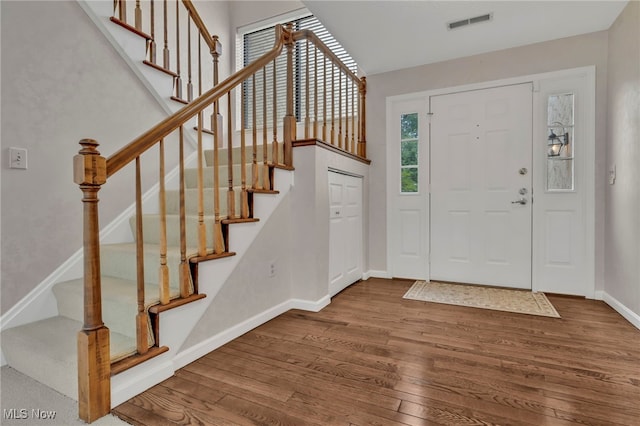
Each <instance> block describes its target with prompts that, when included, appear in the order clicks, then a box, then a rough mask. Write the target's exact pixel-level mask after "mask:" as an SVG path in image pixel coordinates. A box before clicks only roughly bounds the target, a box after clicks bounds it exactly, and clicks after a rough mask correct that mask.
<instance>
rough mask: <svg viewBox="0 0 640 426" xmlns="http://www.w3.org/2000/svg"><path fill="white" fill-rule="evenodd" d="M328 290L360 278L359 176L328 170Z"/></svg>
mask: <svg viewBox="0 0 640 426" xmlns="http://www.w3.org/2000/svg"><path fill="white" fill-rule="evenodd" d="M329 250H330V254H329V293H330V294H331V295H332V296H333V295H335V294H336V293H338V292H340V291H341V290H343V289H344V288H345V287H347V286H348V285H349V284H352V283H354V282H356V281H358V280H359V279H361V278H362V178H358V177H355V176H350V175H344V174H341V173H336V172H329Z"/></svg>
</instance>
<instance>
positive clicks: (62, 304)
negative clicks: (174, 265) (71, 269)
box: [53, 276, 180, 338]
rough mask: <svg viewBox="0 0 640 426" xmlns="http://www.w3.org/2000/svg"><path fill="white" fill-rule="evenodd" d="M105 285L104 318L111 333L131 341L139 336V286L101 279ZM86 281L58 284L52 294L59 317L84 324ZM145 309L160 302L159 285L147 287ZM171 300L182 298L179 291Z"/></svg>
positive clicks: (108, 278)
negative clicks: (129, 338) (137, 319)
mask: <svg viewBox="0 0 640 426" xmlns="http://www.w3.org/2000/svg"><path fill="white" fill-rule="evenodd" d="M101 284H102V319H103V321H104V324H105V325H106V326H107V327H109V330H111V331H113V332H116V333H120V334H122V335H125V336H129V337H131V338H135V337H136V323H135V318H136V315H137V314H138V304H137V291H138V290H137V288H138V286H137V284H136V282H135V281H131V280H125V279H122V278H115V277H110V276H102V277H101ZM83 286H84V283H83V280H82V279H77V280H71V281H65V282H62V283H59V284H56V285H55V286H54V287H53V293H54V294H55V296H56V300H57V302H58V313H59V315H60V316H64V317H67V318H70V319H72V320H75V321H79V322H82V321H83V320H84V316H83V315H84V314H83V306H84V299H83ZM144 290H145V307H149V306H151V305H155V304H157V303H158V302H159V301H160V296H159V290H158V285H157V284H153V283H148V284H145V289H144ZM170 293H171V298H172V299H174V298H178V297H180V291H179V289H177V288H171V290H170Z"/></svg>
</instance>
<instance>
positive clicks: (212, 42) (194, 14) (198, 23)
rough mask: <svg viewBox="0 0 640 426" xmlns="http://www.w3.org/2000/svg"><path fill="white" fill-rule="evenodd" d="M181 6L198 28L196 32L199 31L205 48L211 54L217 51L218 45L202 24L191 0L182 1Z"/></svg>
mask: <svg viewBox="0 0 640 426" xmlns="http://www.w3.org/2000/svg"><path fill="white" fill-rule="evenodd" d="M182 4H184V7H185V8H186V9H187V10H188V11H189V15H190V16H191V19H192V20H193V23H194V24H195V25H196V27H197V28H198V31H200V35H202V38H203V39H204V41H205V42H206V43H207V46H209V50H210V51H211V52H214V51H219V50H220V46H219V44H218V43H216V41H215V40H214V39H213V37H212V36H211V33H209V31H208V30H207V26H206V25H205V24H204V22H202V18H200V15H199V14H198V11H197V10H196V8H195V6H194V5H193V3H191V0H182Z"/></svg>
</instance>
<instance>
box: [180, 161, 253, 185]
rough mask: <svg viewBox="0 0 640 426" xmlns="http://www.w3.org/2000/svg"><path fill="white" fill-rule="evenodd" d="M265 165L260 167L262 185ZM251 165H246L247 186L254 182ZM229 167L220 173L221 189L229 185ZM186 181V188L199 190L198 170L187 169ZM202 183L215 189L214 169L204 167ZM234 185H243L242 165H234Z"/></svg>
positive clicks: (222, 169)
mask: <svg viewBox="0 0 640 426" xmlns="http://www.w3.org/2000/svg"><path fill="white" fill-rule="evenodd" d="M263 167H264V165H263V164H259V165H258V181H259V182H260V183H262V173H263V171H262V169H263ZM251 170H252V167H251V164H250V163H248V164H246V165H245V171H246V176H245V178H246V183H247V186H248V185H249V184H250V183H251V182H252V174H251ZM228 173H229V172H228V167H227V166H220V168H219V172H218V179H219V182H220V187H221V188H222V187H225V185H228V184H229V174H228ZM184 180H185V186H186V187H187V188H197V187H198V169H185V171H184ZM202 183H203V186H204V187H205V188H213V167H203V168H202ZM233 184H234V185H235V186H240V185H242V173H241V167H240V164H234V165H233Z"/></svg>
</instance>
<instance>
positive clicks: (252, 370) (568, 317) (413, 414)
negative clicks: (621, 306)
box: [114, 279, 640, 426]
mask: <svg viewBox="0 0 640 426" xmlns="http://www.w3.org/2000/svg"><path fill="white" fill-rule="evenodd" d="M411 284H412V282H410V281H401V280H381V279H370V280H367V281H363V282H359V283H357V284H354V285H352V286H350V287H348V288H347V289H345V290H344V291H343V292H341V293H340V294H339V295H337V296H336V297H334V298H333V299H332V303H331V304H330V305H328V306H327V307H325V308H324V309H323V310H322V311H320V312H306V311H300V310H292V311H289V312H286V313H284V314H282V315H280V316H279V317H277V318H275V319H273V320H271V321H269V322H267V323H266V324H263V325H262V326H260V327H257V328H256V329H254V330H252V331H250V332H248V333H246V334H244V335H243V336H241V337H239V338H237V339H235V340H234V341H232V342H229V343H228V344H226V345H224V346H222V347H221V348H219V349H218V350H216V351H213V352H211V353H210V354H208V355H206V356H204V357H203V358H201V359H199V360H198V361H196V362H194V363H192V364H190V365H188V366H186V367H184V368H183V369H181V370H179V371H177V372H176V375H175V376H174V377H172V378H170V379H168V380H166V381H165V382H163V383H161V384H160V385H158V386H156V387H154V388H152V389H150V390H149V391H147V392H145V393H143V394H141V395H138V396H137V397H135V398H132V399H131V400H130V401H127V402H126V403H124V404H122V405H121V406H120V407H117V408H116V409H115V410H114V412H115V413H116V414H118V415H122V417H123V418H124V419H126V420H127V421H129V422H131V423H132V424H136V425H143V424H145V425H155V424H165V423H164V422H165V421H167V422H173V423H177V424H205V425H209V424H211V425H217V424H238V425H244V424H247V425H250V424H283V425H288V424H292V425H304V424H310V425H316V424H318V425H341V426H342V425H344V426H347V425H349V426H351V425H368V424H378V425H396V424H397V425H401V424H402V425H406V424H409V425H424V424H476V425H485V424H486V425H488V424H515V425H541V424H546V425H554V426H555V425H578V424H580V425H611V424H616V425H636V426H637V425H638V424H639V423H638V421H637V419H638V418H640V404H638V401H640V331H639V330H637V329H636V328H634V327H633V326H631V325H630V324H629V323H628V322H627V321H626V320H624V319H623V318H622V317H621V316H620V315H618V314H617V313H616V312H615V311H613V310H612V309H611V308H609V307H608V306H607V305H605V304H603V303H601V302H599V301H594V300H586V299H580V298H566V297H561V296H553V295H552V296H549V299H550V300H551V302H552V303H553V304H554V305H555V306H556V309H557V310H558V311H559V312H560V314H561V315H562V318H561V319H555V318H545V317H535V316H530V315H521V314H513V313H508V312H498V311H488V310H483V309H476V308H465V307H457V306H450V305H441V304H435V303H427V302H420V301H413V300H405V299H402V296H403V295H404V293H405V292H406V291H407V289H408V288H409V287H410V286H411ZM161 419H164V420H161Z"/></svg>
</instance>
